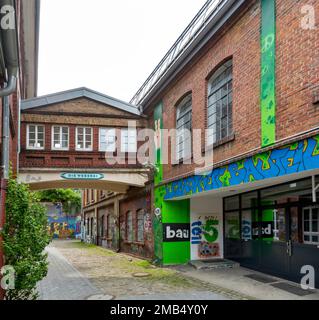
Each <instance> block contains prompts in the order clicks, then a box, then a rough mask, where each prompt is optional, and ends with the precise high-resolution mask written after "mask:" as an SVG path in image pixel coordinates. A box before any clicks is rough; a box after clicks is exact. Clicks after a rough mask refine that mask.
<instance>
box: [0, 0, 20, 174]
mask: <svg viewBox="0 0 319 320" xmlns="http://www.w3.org/2000/svg"><path fill="white" fill-rule="evenodd" d="M3 6H11V7H12V8H14V10H16V3H15V0H0V7H1V8H3ZM14 18H15V24H14V29H1V30H0V32H1V40H2V48H3V54H4V61H5V63H6V69H7V70H6V71H7V74H8V79H7V83H5V85H4V87H3V88H2V89H0V98H3V127H2V130H3V131H2V169H3V173H2V174H3V179H5V180H7V179H9V156H10V155H9V138H10V120H9V119H10V103H9V96H10V95H11V94H12V93H14V92H15V91H16V89H17V82H18V71H19V50H18V34H17V24H16V21H17V16H16V12H14Z"/></svg>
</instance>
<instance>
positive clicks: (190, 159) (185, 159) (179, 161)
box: [172, 156, 193, 167]
mask: <svg viewBox="0 0 319 320" xmlns="http://www.w3.org/2000/svg"><path fill="white" fill-rule="evenodd" d="M192 160H193V156H191V157H188V158H181V159H179V160H178V161H177V163H173V164H172V167H176V166H179V165H181V164H184V161H192Z"/></svg>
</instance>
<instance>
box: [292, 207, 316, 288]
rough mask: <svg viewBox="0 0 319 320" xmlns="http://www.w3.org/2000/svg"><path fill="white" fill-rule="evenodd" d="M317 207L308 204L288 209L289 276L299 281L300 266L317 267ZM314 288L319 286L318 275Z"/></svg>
mask: <svg viewBox="0 0 319 320" xmlns="http://www.w3.org/2000/svg"><path fill="white" fill-rule="evenodd" d="M318 218H319V207H318V206H309V207H304V208H302V207H300V208H299V210H298V208H291V210H290V221H291V222H290V230H291V233H290V240H291V242H290V244H291V250H290V256H289V277H290V279H291V280H293V281H296V282H300V280H301V277H302V275H301V273H300V271H301V268H302V267H303V266H305V265H308V266H309V265H310V266H312V267H314V269H315V272H316V274H317V273H318V271H319V269H318V267H319V225H318V223H319V222H318V221H319V220H318ZM315 280H316V288H319V277H318V276H317V277H315Z"/></svg>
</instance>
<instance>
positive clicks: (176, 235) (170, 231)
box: [163, 223, 190, 242]
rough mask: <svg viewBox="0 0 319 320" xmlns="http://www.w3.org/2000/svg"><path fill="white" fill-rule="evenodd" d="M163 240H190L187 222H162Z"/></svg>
mask: <svg viewBox="0 0 319 320" xmlns="http://www.w3.org/2000/svg"><path fill="white" fill-rule="evenodd" d="M163 232H164V236H163V241H164V242H187V241H189V240H190V228H189V223H163Z"/></svg>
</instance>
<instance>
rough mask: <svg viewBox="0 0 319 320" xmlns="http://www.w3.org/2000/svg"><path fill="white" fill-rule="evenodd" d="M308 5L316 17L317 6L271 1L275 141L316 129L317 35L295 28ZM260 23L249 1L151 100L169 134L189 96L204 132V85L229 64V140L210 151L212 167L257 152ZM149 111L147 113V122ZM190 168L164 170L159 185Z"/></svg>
mask: <svg viewBox="0 0 319 320" xmlns="http://www.w3.org/2000/svg"><path fill="white" fill-rule="evenodd" d="M309 4H310V5H313V6H314V8H315V13H316V16H317V17H318V16H319V3H318V1H308V0H303V1H298V3H295V2H293V1H289V0H288V1H285V0H280V1H277V48H276V50H277V71H276V78H277V89H276V95H277V112H276V118H277V125H276V134H277V141H280V140H282V139H288V138H290V137H291V136H294V135H298V134H300V133H302V132H304V131H306V130H311V129H315V128H317V127H318V124H319V122H318V118H319V107H318V104H316V105H315V104H314V103H313V102H314V99H315V98H314V97H315V95H316V94H318V90H319V76H318V75H319V62H318V59H317V58H316V57H318V55H319V42H318V40H319V33H318V32H317V31H315V30H306V31H305V30H303V29H302V28H301V26H300V24H301V19H302V14H301V7H302V6H303V5H309ZM317 20H318V19H317ZM260 21H261V5H260V1H249V3H248V4H247V5H246V6H245V7H244V8H243V9H242V11H241V12H240V13H238V14H236V17H235V18H233V19H232V21H229V22H228V23H227V25H226V26H225V27H224V29H223V31H222V32H220V33H219V35H218V36H217V37H214V38H212V39H211V40H210V41H209V43H208V44H207V45H206V47H205V48H204V49H203V50H202V51H201V52H200V53H199V54H198V55H197V56H196V58H194V59H193V60H192V62H191V63H189V64H188V66H187V67H185V68H184V69H183V70H182V72H181V73H180V74H179V75H178V77H176V78H175V79H174V80H173V81H171V82H170V84H169V85H168V87H166V89H165V90H164V91H163V92H161V93H158V94H157V96H156V98H154V100H153V101H154V102H156V101H163V106H164V112H163V121H164V128H167V129H173V128H175V127H176V104H177V102H178V101H179V100H180V99H181V97H183V96H184V95H185V94H186V93H188V92H191V93H192V108H193V111H192V117H193V119H192V127H193V128H196V129H202V130H204V129H205V128H206V126H207V124H206V123H207V120H206V119H207V115H206V110H207V90H208V89H207V81H208V79H209V78H210V76H211V75H212V73H213V72H214V71H215V70H216V69H217V68H218V67H219V66H220V65H221V64H222V63H223V62H224V61H225V60H227V59H230V58H231V59H232V61H233V131H234V136H233V137H231V139H230V141H227V142H226V143H224V144H222V145H219V146H217V147H216V148H214V162H215V163H218V162H221V161H225V160H227V159H230V158H233V157H236V156H240V155H244V154H245V153H248V152H258V150H259V149H260V148H261V137H260V131H261V124H260V122H261V119H260V59H261V56H260ZM317 24H318V23H317ZM317 28H318V25H317ZM152 106H154V104H152ZM152 106H151V108H149V112H150V114H149V116H150V117H149V118H150V119H151V121H152V117H151V109H152ZM202 147H203V148H204V144H202ZM169 156H170V155H169ZM194 168H195V166H194V165H182V164H181V165H174V166H172V165H164V179H165V180H166V179H174V178H175V177H178V176H181V175H188V174H192V173H193V170H194Z"/></svg>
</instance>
